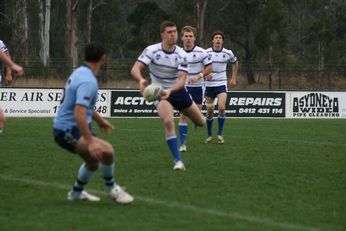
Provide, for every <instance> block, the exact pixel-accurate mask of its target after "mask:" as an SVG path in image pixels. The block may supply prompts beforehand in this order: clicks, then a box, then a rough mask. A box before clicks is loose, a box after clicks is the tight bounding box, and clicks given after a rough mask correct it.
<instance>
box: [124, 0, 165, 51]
mask: <svg viewBox="0 0 346 231" xmlns="http://www.w3.org/2000/svg"><path fill="white" fill-rule="evenodd" d="M167 19H169V16H168V15H167V13H166V12H165V11H163V10H162V9H161V8H159V7H158V5H157V4H156V3H155V2H139V3H138V4H137V6H136V8H135V9H134V10H133V11H132V12H131V13H130V14H129V16H128V17H127V21H128V22H129V23H130V24H131V25H133V27H132V28H131V34H132V35H133V36H134V37H135V38H134V39H133V40H131V41H130V42H129V44H127V47H128V48H135V49H138V45H139V44H149V43H150V42H152V41H156V42H158V39H159V34H160V30H159V28H160V24H161V22H162V21H164V20H167ZM139 40H142V41H139ZM134 43H135V44H134ZM143 48H144V47H142V48H141V49H143Z"/></svg>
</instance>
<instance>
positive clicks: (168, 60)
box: [137, 43, 188, 89]
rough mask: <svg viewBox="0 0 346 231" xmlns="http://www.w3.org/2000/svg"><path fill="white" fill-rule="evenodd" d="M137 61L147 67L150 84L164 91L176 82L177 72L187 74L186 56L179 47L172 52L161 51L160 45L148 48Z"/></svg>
mask: <svg viewBox="0 0 346 231" xmlns="http://www.w3.org/2000/svg"><path fill="white" fill-rule="evenodd" d="M137 61H139V62H141V63H143V64H145V65H146V66H148V67H149V73H150V78H151V82H152V83H153V84H159V85H161V86H162V87H163V88H164V89H167V88H171V87H172V86H173V85H175V84H176V83H177V82H178V72H180V71H183V72H186V73H187V72H188V69H187V54H186V52H185V51H184V50H183V49H182V48H181V47H179V46H175V50H174V51H173V52H166V51H164V50H163V49H162V43H157V44H154V45H151V46H148V47H147V48H145V49H144V51H143V53H142V54H141V55H140V56H139V58H138V59H137Z"/></svg>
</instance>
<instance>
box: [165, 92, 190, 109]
mask: <svg viewBox="0 0 346 231" xmlns="http://www.w3.org/2000/svg"><path fill="white" fill-rule="evenodd" d="M167 101H168V102H170V104H172V106H173V107H174V108H175V109H176V110H178V111H180V110H183V109H185V108H188V107H190V106H191V105H192V103H193V101H192V98H191V96H190V94H189V93H188V92H187V90H186V89H185V87H183V88H182V89H181V90H179V91H177V92H174V93H173V94H171V95H170V96H169V97H168V99H167Z"/></svg>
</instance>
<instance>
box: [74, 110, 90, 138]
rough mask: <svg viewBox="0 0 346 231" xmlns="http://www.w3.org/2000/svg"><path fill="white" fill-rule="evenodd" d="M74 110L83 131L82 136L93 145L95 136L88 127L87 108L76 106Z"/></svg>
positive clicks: (78, 124) (79, 126)
mask: <svg viewBox="0 0 346 231" xmlns="http://www.w3.org/2000/svg"><path fill="white" fill-rule="evenodd" d="M74 110H75V111H74V116H75V118H76V122H77V126H78V128H79V130H80V131H81V133H82V136H83V137H84V139H85V141H86V142H87V143H91V142H92V140H93V135H92V134H91V131H90V129H89V125H88V119H87V108H86V107H85V106H84V105H80V104H76V106H75V109H74Z"/></svg>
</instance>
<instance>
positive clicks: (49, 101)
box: [0, 88, 110, 117]
mask: <svg viewBox="0 0 346 231" xmlns="http://www.w3.org/2000/svg"><path fill="white" fill-rule="evenodd" d="M62 93H63V90H62V89H39V88H38V89H25V88H0V107H1V108H2V110H3V111H4V112H5V114H6V116H7V117H54V115H55V113H56V112H57V110H58V108H59V104H60V100H61V98H62ZM108 102H109V91H108V90H99V95H98V101H97V103H96V108H95V109H96V110H97V111H98V112H99V113H100V114H101V115H102V116H105V117H109V114H110V113H109V112H110V109H109V106H108Z"/></svg>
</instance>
